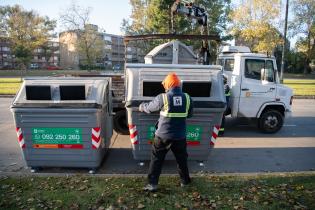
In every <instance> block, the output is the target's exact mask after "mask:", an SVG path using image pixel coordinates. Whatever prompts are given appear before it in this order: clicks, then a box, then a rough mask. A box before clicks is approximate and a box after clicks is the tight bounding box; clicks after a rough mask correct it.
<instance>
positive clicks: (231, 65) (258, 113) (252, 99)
mask: <svg viewBox="0 0 315 210" xmlns="http://www.w3.org/2000/svg"><path fill="white" fill-rule="evenodd" d="M218 64H219V65H221V66H222V67H223V68H222V69H223V74H224V75H225V76H226V77H227V80H228V85H229V86H230V88H231V97H230V102H229V104H228V107H229V111H230V112H227V114H229V113H230V114H231V116H232V117H245V118H252V119H256V120H257V126H258V128H259V129H260V130H261V131H262V132H265V133H275V132H277V131H278V130H280V129H281V127H282V125H283V123H284V118H285V117H287V116H290V114H291V105H292V100H293V91H292V89H291V88H289V87H287V86H284V85H282V84H280V82H279V76H278V71H277V65H276V60H275V58H274V57H273V56H271V57H270V56H267V55H264V54H258V53H251V51H250V49H249V48H247V47H243V46H225V47H223V48H222V50H221V52H220V54H219V56H218Z"/></svg>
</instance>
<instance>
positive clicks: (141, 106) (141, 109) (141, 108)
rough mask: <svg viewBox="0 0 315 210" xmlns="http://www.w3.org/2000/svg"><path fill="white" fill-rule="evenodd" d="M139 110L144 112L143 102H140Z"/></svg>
mask: <svg viewBox="0 0 315 210" xmlns="http://www.w3.org/2000/svg"><path fill="white" fill-rule="evenodd" d="M139 111H140V112H144V106H143V104H140V105H139Z"/></svg>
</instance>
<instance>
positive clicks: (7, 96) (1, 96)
mask: <svg viewBox="0 0 315 210" xmlns="http://www.w3.org/2000/svg"><path fill="white" fill-rule="evenodd" d="M14 96H15V95H0V98H13V97H14Z"/></svg>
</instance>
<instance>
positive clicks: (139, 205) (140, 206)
mask: <svg viewBox="0 0 315 210" xmlns="http://www.w3.org/2000/svg"><path fill="white" fill-rule="evenodd" d="M137 208H138V209H143V208H145V205H143V204H142V203H139V204H138V206H137Z"/></svg>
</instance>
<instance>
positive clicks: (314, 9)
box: [290, 0, 315, 73]
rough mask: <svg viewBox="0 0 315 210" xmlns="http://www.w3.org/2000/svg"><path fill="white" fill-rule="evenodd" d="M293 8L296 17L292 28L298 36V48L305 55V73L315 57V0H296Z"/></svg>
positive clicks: (308, 70) (291, 24)
mask: <svg viewBox="0 0 315 210" xmlns="http://www.w3.org/2000/svg"><path fill="white" fill-rule="evenodd" d="M292 8H293V9H292V11H293V12H294V18H293V20H292V22H291V23H290V26H291V27H290V28H291V30H292V32H293V34H294V35H295V36H298V40H297V43H296V48H297V50H298V51H299V52H301V53H303V55H304V57H305V61H304V73H309V72H310V69H311V68H310V62H311V60H312V59H315V1H314V0H294V1H293V6H292Z"/></svg>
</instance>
